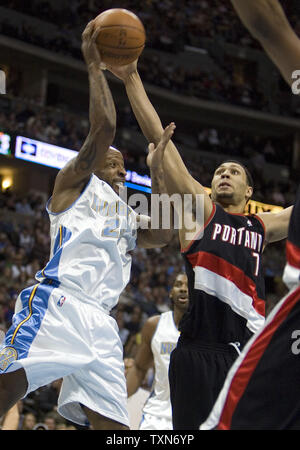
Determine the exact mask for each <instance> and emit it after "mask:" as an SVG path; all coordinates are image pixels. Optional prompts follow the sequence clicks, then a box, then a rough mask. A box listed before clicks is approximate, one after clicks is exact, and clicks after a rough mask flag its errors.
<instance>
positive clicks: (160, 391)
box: [125, 273, 189, 430]
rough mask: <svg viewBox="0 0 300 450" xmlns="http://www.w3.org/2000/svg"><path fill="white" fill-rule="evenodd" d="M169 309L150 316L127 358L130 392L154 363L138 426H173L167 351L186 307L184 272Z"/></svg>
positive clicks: (186, 292)
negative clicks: (148, 394)
mask: <svg viewBox="0 0 300 450" xmlns="http://www.w3.org/2000/svg"><path fill="white" fill-rule="evenodd" d="M170 299H171V301H172V306H173V307H172V310H171V311H167V312H164V313H162V314H161V315H158V316H153V317H150V318H149V319H148V320H147V321H146V322H145V325H144V326H143V328H142V332H141V334H142V341H141V344H140V346H139V349H138V351H137V354H136V356H135V359H134V360H133V359H129V358H128V359H126V360H125V365H126V367H127V369H128V370H127V375H126V381H127V392H128V397H130V396H131V395H133V394H134V393H135V392H136V391H137V390H138V388H139V387H140V386H141V385H142V383H143V380H144V378H145V375H146V373H147V371H148V369H149V368H150V367H151V366H152V365H153V364H154V370H155V376H154V384H153V390H152V392H151V394H150V396H149V398H148V400H147V401H146V403H145V405H144V408H143V417H142V421H141V423H140V426H139V429H140V430H172V429H173V425H172V408H171V402H170V388H169V377H168V371H169V363H170V354H171V352H172V351H173V350H174V348H175V347H176V345H177V341H178V338H179V331H178V324H179V321H180V320H181V318H182V316H183V314H184V313H185V311H186V310H187V307H188V301H189V299H188V284H187V276H186V275H185V274H184V273H179V274H178V275H177V277H176V279H175V281H174V285H173V288H172V290H171V292H170Z"/></svg>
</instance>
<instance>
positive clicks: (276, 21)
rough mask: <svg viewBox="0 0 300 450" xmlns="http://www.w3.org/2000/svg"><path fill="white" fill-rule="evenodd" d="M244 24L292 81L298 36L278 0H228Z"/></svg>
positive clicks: (299, 64)
mask: <svg viewBox="0 0 300 450" xmlns="http://www.w3.org/2000/svg"><path fill="white" fill-rule="evenodd" d="M231 3H232V4H233V6H234V8H235V10H236V12H237V13H238V15H239V17H240V19H241V21H242V22H243V23H244V25H245V26H246V28H247V29H248V30H249V31H250V33H251V34H252V36H253V37H255V38H256V39H257V40H258V41H259V42H260V43H261V45H262V46H263V48H264V49H265V51H266V53H267V54H268V55H269V57H270V58H271V59H272V61H273V62H274V63H275V65H276V66H277V67H278V69H279V70H280V72H281V74H282V75H283V77H284V79H285V80H286V82H287V83H288V84H289V85H292V83H293V81H294V79H293V78H292V75H293V72H294V71H295V70H299V69H300V40H299V38H298V37H297V35H296V33H295V32H294V31H293V29H292V28H291V26H290V24H289V22H288V19H287V17H286V15H285V13H284V11H283V9H282V7H281V5H280V3H279V1H278V0H231Z"/></svg>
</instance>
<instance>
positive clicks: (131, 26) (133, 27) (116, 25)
mask: <svg viewBox="0 0 300 450" xmlns="http://www.w3.org/2000/svg"><path fill="white" fill-rule="evenodd" d="M111 27H120V28H132V29H133V30H138V31H140V32H141V33H143V35H144V36H145V31H143V30H141V29H140V28H138V27H135V26H133V25H119V24H114V25H104V26H102V25H100V27H99V28H100V31H101V30H103V28H111Z"/></svg>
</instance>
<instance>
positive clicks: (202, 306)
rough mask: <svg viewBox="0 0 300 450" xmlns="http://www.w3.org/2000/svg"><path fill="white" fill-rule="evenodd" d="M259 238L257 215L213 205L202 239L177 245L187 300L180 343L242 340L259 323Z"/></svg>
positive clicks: (262, 234)
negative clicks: (183, 270)
mask: <svg viewBox="0 0 300 450" xmlns="http://www.w3.org/2000/svg"><path fill="white" fill-rule="evenodd" d="M264 238H265V230H264V226H263V223H262V221H261V220H260V219H259V218H258V217H257V216H255V215H250V216H247V215H242V214H231V213H227V212H226V211H224V209H223V208H222V207H221V206H219V205H215V204H214V205H213V211H212V213H211V215H210V218H209V219H208V221H207V223H206V224H205V226H204V231H203V236H202V238H201V239H197V238H196V239H195V240H194V241H192V243H191V244H190V246H189V247H188V248H187V249H185V250H182V255H183V258H184V260H185V264H186V272H187V276H188V281H189V298H190V302H189V308H188V311H187V312H186V313H185V315H184V317H183V318H182V320H181V323H180V328H179V329H180V331H181V336H180V341H181V342H184V341H186V342H190V341H191V340H192V341H194V342H198V341H199V342H206V343H211V344H214V343H225V344H226V343H228V342H235V341H238V342H240V343H241V344H242V345H244V343H245V342H246V341H247V340H248V339H249V337H250V336H251V335H252V333H254V332H255V331H256V330H257V329H258V328H260V327H261V326H262V325H263V324H264V318H265V287H264V278H263V275H262V273H261V270H260V266H261V253H262V251H263V245H264Z"/></svg>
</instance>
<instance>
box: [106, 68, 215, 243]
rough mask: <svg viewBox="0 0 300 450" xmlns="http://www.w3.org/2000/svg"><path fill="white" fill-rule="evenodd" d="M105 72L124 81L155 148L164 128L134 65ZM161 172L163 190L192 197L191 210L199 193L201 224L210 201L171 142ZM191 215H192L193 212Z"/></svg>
mask: <svg viewBox="0 0 300 450" xmlns="http://www.w3.org/2000/svg"><path fill="white" fill-rule="evenodd" d="M108 69H109V70H110V71H111V72H112V73H114V74H115V75H116V76H117V77H119V78H120V79H121V80H122V81H123V82H124V85H125V88H126V92H127V96H128V99H129V101H130V104H131V107H132V109H133V112H134V114H135V117H136V119H137V121H138V123H139V125H140V128H141V130H142V132H143V134H144V136H145V137H146V139H147V140H148V142H152V143H154V144H155V145H157V144H158V143H159V140H160V138H161V136H162V133H163V126H162V123H161V120H160V118H159V116H158V114H157V112H156V110H155V109H154V107H153V105H152V103H151V102H150V100H149V98H148V95H147V93H146V91H145V89H144V86H143V83H142V80H141V78H140V76H139V73H138V71H137V62H135V63H132V64H130V65H128V66H124V67H122V68H115V67H114V68H112V67H108ZM163 171H164V176H165V184H166V189H167V193H168V194H169V195H173V194H180V195H181V196H184V195H185V194H191V195H192V199H193V208H194V207H195V204H196V203H195V202H196V196H197V195H200V194H202V195H203V196H204V211H203V214H202V218H201V222H202V221H204V222H205V221H206V220H207V218H208V217H209V216H210V214H211V211H212V209H213V205H212V201H211V199H210V197H209V195H208V194H207V193H206V191H205V189H204V188H203V186H202V185H201V184H200V183H198V181H196V180H195V179H194V178H193V177H192V176H191V174H190V173H189V171H188V170H187V168H186V166H185V164H184V162H183V160H182V158H181V156H180V154H179V152H178V150H177V148H176V146H175V145H174V143H173V142H172V140H170V141H169V142H168V144H167V145H166V148H165V152H164V159H163ZM179 214H180V212H179ZM193 214H194V215H195V212H194V211H193ZM182 236H185V230H184V229H183V230H182V233H181V237H180V240H181V244H182V245H183V246H186V245H187V244H188V240H185V238H182Z"/></svg>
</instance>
